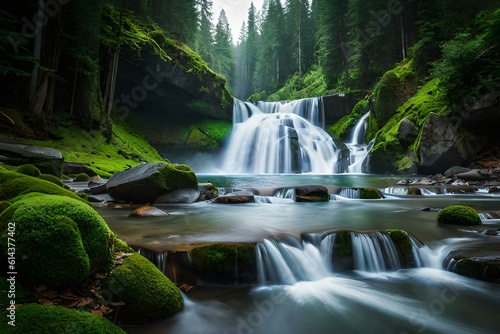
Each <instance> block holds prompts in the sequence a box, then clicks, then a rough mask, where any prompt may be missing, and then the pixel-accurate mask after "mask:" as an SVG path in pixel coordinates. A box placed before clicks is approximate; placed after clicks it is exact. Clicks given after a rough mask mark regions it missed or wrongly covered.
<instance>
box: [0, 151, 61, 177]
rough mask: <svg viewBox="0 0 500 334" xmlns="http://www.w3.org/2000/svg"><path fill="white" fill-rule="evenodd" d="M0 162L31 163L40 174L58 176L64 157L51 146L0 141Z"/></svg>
mask: <svg viewBox="0 0 500 334" xmlns="http://www.w3.org/2000/svg"><path fill="white" fill-rule="evenodd" d="M0 162H3V163H5V164H7V165H12V166H20V165H25V164H32V165H34V166H35V167H36V168H38V169H39V170H40V172H41V173H42V174H52V175H55V176H57V177H59V178H60V177H61V172H62V168H63V163H64V158H63V156H62V154H61V152H59V151H58V150H54V149H52V148H46V147H38V146H29V145H18V144H7V143H0Z"/></svg>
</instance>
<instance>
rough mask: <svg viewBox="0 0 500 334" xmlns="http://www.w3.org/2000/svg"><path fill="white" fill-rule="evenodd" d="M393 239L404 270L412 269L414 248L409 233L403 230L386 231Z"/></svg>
mask: <svg viewBox="0 0 500 334" xmlns="http://www.w3.org/2000/svg"><path fill="white" fill-rule="evenodd" d="M385 232H387V233H388V234H389V236H390V237H391V240H392V242H393V243H394V246H395V247H396V251H397V252H398V258H399V262H400V263H401V267H402V268H410V267H411V266H412V264H413V263H412V258H413V255H412V251H413V246H412V244H411V240H410V237H409V236H408V233H406V231H403V230H396V229H387V230H385Z"/></svg>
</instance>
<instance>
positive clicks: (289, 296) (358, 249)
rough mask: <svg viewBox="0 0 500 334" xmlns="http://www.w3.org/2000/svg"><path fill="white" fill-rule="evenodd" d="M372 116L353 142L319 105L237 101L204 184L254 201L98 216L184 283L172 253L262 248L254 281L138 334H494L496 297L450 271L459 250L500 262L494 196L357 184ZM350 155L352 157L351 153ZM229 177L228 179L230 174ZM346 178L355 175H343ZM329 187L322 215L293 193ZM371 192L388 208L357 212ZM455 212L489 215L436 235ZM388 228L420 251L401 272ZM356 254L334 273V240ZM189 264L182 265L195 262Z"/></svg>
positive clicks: (207, 289)
mask: <svg viewBox="0 0 500 334" xmlns="http://www.w3.org/2000/svg"><path fill="white" fill-rule="evenodd" d="M367 117H368V114H366V115H364V116H363V118H361V119H360V120H359V122H358V123H357V124H356V125H355V126H354V127H353V129H352V132H351V133H352V136H351V139H350V140H349V141H348V142H347V143H346V144H344V143H342V142H340V141H339V140H338V139H336V138H334V137H332V136H330V135H329V134H328V133H327V132H326V131H324V129H323V127H324V115H323V114H322V102H321V99H304V100H299V101H292V102H288V103H281V102H278V103H262V102H261V103H257V104H252V103H246V102H242V101H235V108H234V130H233V134H232V136H231V139H230V142H229V146H228V147H227V150H226V155H225V159H224V162H223V163H222V164H221V166H222V167H221V168H219V169H218V171H219V172H218V173H216V174H201V173H197V176H198V180H199V182H200V183H201V182H210V183H212V184H213V185H214V186H216V187H218V188H219V191H220V193H228V192H231V191H234V190H246V191H249V192H251V193H253V194H254V197H255V202H254V203H247V204H231V205H227V204H215V203H209V202H197V203H194V204H169V205H159V206H158V207H160V208H162V209H164V210H165V211H167V212H168V213H169V215H168V216H166V217H158V218H147V219H144V218H143V219H141V218H134V217H129V214H130V213H131V212H132V211H133V210H134V209H135V207H127V206H125V207H121V208H117V207H108V206H103V205H96V209H97V210H98V211H99V212H100V213H101V215H102V216H103V217H104V218H105V220H106V221H107V222H108V224H109V226H110V227H111V229H112V230H113V231H114V232H115V233H116V234H117V235H118V236H119V237H120V238H122V239H124V240H125V241H127V242H128V243H129V244H131V245H133V246H135V247H138V248H139V250H140V252H141V253H143V254H144V255H145V256H147V257H148V258H149V259H150V260H151V261H153V262H154V263H155V264H156V265H157V266H158V268H159V269H160V270H162V271H163V272H165V273H166V274H167V275H168V276H169V277H170V278H171V279H172V280H173V281H174V282H175V283H176V284H178V285H180V284H182V283H185V279H186V277H183V276H182V275H180V274H179V273H176V272H175V270H174V271H172V269H171V268H169V263H170V262H169V257H170V256H172V254H173V253H172V252H174V253H178V254H177V256H178V257H179V256H180V255H179V254H184V255H183V256H184V257H185V258H184V261H185V262H186V263H189V262H190V261H191V258H190V256H189V254H190V253H189V251H190V250H191V249H192V248H193V247H197V246H200V245H204V244H210V243H235V242H236V243H238V242H251V243H255V258H256V263H257V278H258V279H257V281H256V283H255V284H251V285H245V284H243V285H241V284H239V285H236V286H220V285H215V286H214V285H210V284H206V283H205V282H203V281H201V280H197V281H196V283H195V284H194V285H196V286H195V288H194V289H192V290H191V291H190V292H188V293H187V294H184V301H185V308H184V310H183V311H182V312H179V313H178V314H176V315H174V316H173V317H171V318H169V319H166V320H162V321H157V322H154V323H151V324H148V325H141V326H127V325H124V329H125V330H126V331H127V332H129V333H141V334H142V333H182V334H190V333H192V334H200V333H206V334H212V333H213V334H220V333H224V334H229V333H235V334H240V333H244V334H251V333H258V334H268V333H275V334H302V333H314V334H322V333H325V334H326V333H381V334H382V333H383V334H385V333H396V334H407V333H464V334H465V333H467V334H469V333H478V334H479V333H497V332H498V327H499V324H498V318H497V313H498V305H500V289H499V286H498V284H494V283H487V282H483V281H480V280H476V279H471V278H467V277H463V276H460V275H457V274H455V273H452V272H450V271H447V268H446V261H445V258H446V257H447V255H448V254H449V253H450V252H452V251H457V250H462V251H467V252H472V253H473V254H477V255H481V256H484V255H487V256H496V257H499V256H500V236H491V235H487V234H486V233H485V232H486V230H498V229H500V219H497V218H498V217H499V210H500V205H499V203H500V202H499V196H498V195H494V194H489V193H488V192H486V191H482V190H478V191H475V192H469V193H466V192H464V191H456V192H454V191H450V190H444V189H434V188H422V189H420V192H421V193H422V195H419V196H415V195H410V193H411V192H410V190H409V187H404V186H398V185H397V182H398V181H399V180H400V179H402V178H403V177H387V176H380V175H369V174H361V173H363V172H367V171H366V165H367V164H366V163H365V161H366V159H367V156H368V152H369V150H370V149H371V145H373V143H365V142H364V139H363V138H364V131H365V129H366V120H367ZM346 152H347V154H346ZM229 171H231V172H229ZM345 172H349V173H345ZM312 184H313V185H322V186H325V187H326V188H327V189H328V191H329V193H330V200H329V201H327V202H317V203H301V202H296V201H295V191H294V187H295V186H297V185H312ZM360 188H376V189H379V190H380V191H382V192H383V193H384V195H385V198H384V199H378V200H364V199H360ZM453 204H464V205H469V206H471V207H473V208H474V209H476V210H477V211H478V212H480V217H481V219H482V222H483V225H482V226H479V227H474V228H464V227H457V226H441V225H439V224H437V222H436V215H437V211H438V210H439V209H440V208H444V207H446V206H449V205H453ZM387 229H401V230H404V231H406V232H407V233H408V235H410V237H411V242H412V259H411V261H412V263H413V265H412V266H411V267H408V266H406V267H405V266H403V265H402V263H401V259H399V258H398V255H397V250H396V247H395V245H394V244H393V242H392V241H391V239H390V238H389V237H388V235H387V233H386V232H384V231H385V230H387ZM346 230H347V231H348V233H349V235H350V238H351V242H352V261H353V263H352V270H347V271H345V270H344V271H339V270H337V266H336V262H335V261H337V260H336V259H334V257H333V255H332V247H333V245H334V242H335V239H336V237H337V235H338V231H346ZM186 254H187V255H186Z"/></svg>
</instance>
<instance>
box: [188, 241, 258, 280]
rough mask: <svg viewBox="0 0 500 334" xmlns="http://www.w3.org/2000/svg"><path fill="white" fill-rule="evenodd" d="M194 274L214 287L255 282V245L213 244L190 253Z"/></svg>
mask: <svg viewBox="0 0 500 334" xmlns="http://www.w3.org/2000/svg"><path fill="white" fill-rule="evenodd" d="M191 254H192V259H193V268H194V271H195V274H196V275H197V276H198V277H200V278H201V279H202V280H203V281H204V282H206V283H209V284H215V285H235V284H252V283H255V282H256V281H257V263H256V258H255V244H248V243H243V244H213V245H206V246H202V247H197V248H194V249H193V250H192V252H191Z"/></svg>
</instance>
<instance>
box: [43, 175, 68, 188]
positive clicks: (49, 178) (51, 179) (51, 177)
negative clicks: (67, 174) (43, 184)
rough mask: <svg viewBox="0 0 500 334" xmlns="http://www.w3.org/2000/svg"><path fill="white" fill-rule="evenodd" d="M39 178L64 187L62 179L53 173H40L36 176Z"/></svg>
mask: <svg viewBox="0 0 500 334" xmlns="http://www.w3.org/2000/svg"><path fill="white" fill-rule="evenodd" d="M38 178H39V179H42V180H45V181H48V182H51V183H53V184H55V185H57V186H59V187H62V188H65V184H64V182H63V181H61V179H60V178H58V177H57V176H55V175H52V174H40V176H38Z"/></svg>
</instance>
